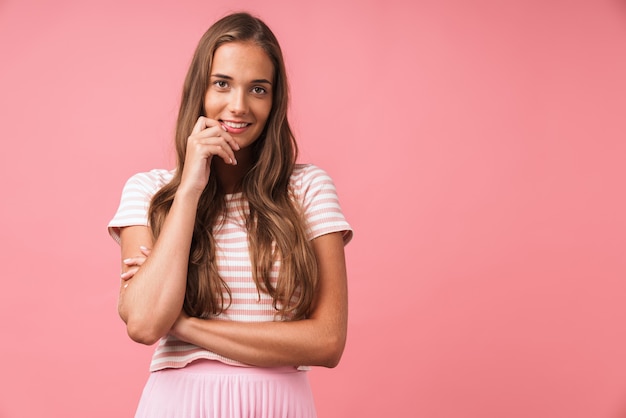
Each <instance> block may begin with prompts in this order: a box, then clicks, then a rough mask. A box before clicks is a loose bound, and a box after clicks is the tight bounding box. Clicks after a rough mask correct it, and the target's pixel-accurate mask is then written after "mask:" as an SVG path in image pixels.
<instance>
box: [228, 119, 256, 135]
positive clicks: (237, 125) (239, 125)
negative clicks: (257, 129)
mask: <svg viewBox="0 0 626 418" xmlns="http://www.w3.org/2000/svg"><path fill="white" fill-rule="evenodd" d="M220 123H221V124H222V126H223V127H224V129H226V131H227V132H230V133H234V134H238V133H242V132H243V131H245V130H246V128H247V127H248V126H250V125H252V124H251V123H248V122H233V121H228V120H221V121H220Z"/></svg>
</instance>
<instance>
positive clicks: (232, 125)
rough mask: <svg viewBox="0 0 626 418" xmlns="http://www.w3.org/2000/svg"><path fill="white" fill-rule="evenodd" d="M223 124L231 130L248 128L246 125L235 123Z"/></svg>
mask: <svg viewBox="0 0 626 418" xmlns="http://www.w3.org/2000/svg"><path fill="white" fill-rule="evenodd" d="M224 124H225V125H226V126H230V127H231V128H245V127H246V126H248V124H247V123H245V122H244V123H235V122H226V121H224Z"/></svg>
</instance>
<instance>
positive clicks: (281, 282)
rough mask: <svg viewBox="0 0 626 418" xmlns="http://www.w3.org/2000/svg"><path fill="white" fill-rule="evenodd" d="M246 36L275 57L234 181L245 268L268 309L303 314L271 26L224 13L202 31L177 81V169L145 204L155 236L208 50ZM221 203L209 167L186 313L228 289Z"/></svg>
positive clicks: (304, 279) (307, 287) (300, 227)
mask: <svg viewBox="0 0 626 418" xmlns="http://www.w3.org/2000/svg"><path fill="white" fill-rule="evenodd" d="M235 41H251V42H254V43H255V44H256V45H258V46H260V47H261V48H263V50H264V51H265V52H266V53H267V55H268V56H269V58H270V59H271V61H272V63H273V64H274V73H275V80H274V83H273V86H274V89H273V91H274V92H273V101H272V109H271V111H270V115H269V117H268V120H267V123H266V125H265V129H264V130H263V132H262V134H261V136H260V137H259V138H258V139H257V140H256V141H255V142H254V143H253V145H252V154H253V156H254V162H253V164H252V167H251V169H250V170H249V171H248V172H247V174H246V175H245V176H244V178H243V179H242V182H241V185H240V187H241V192H242V194H243V198H244V199H245V200H246V201H247V202H248V206H249V212H248V213H245V214H244V215H245V219H246V228H247V231H248V243H249V248H250V259H251V262H252V273H253V274H252V275H253V279H254V281H255V283H256V286H257V289H258V291H259V292H265V293H267V294H269V295H270V296H271V297H272V298H273V301H274V302H273V303H274V308H275V309H276V310H277V313H278V314H279V315H280V316H282V317H283V318H284V319H294V320H295V319H302V318H305V317H306V316H307V315H308V314H309V312H310V310H311V308H312V303H313V294H314V292H315V288H316V285H317V264H316V260H315V255H314V253H313V250H312V248H311V245H310V243H309V242H308V240H307V235H306V226H305V221H304V218H303V214H302V212H301V208H300V207H299V205H298V203H297V202H296V200H295V197H294V196H293V193H292V191H291V190H290V186H289V179H290V177H291V174H292V172H293V169H294V166H295V162H296V158H297V154H298V148H297V145H296V142H295V138H294V136H293V133H292V130H291V128H290V126H289V121H288V120H287V107H288V85H287V78H286V71H285V64H284V61H283V56H282V52H281V49H280V46H279V44H278V41H277V40H276V37H275V36H274V34H273V33H272V31H271V30H270V29H269V28H268V27H267V25H266V24H265V23H263V22H262V21H261V20H260V19H258V18H255V17H253V16H251V15H249V14H247V13H236V14H231V15H229V16H226V17H224V18H222V19H220V20H219V21H217V22H216V23H215V24H213V25H212V26H211V27H210V28H209V30H208V31H207V32H206V33H205V34H204V35H203V36H202V38H201V39H200V42H199V44H198V47H197V48H196V51H195V53H194V56H193V59H192V62H191V65H190V68H189V71H188V73H187V77H186V79H185V83H184V86H183V93H182V99H181V104H180V110H179V113H178V121H177V124H176V138H175V141H176V151H177V170H176V172H175V175H174V177H173V179H172V180H171V182H170V183H168V184H167V185H165V186H164V187H163V188H161V189H160V190H159V191H158V192H157V193H156V194H155V195H154V197H153V199H152V202H151V204H150V210H149V219H150V225H151V228H152V233H153V236H154V238H155V240H156V239H157V238H158V236H159V233H160V231H161V226H162V225H163V222H164V220H165V218H166V216H167V213H168V211H169V210H170V207H171V205H172V201H173V200H174V195H175V193H176V190H177V189H178V186H179V185H180V181H181V176H182V172H183V166H184V161H185V152H186V149H187V147H186V145H187V138H188V137H189V135H190V134H191V131H192V129H193V126H194V125H195V123H196V121H197V120H198V117H200V116H202V115H203V113H204V97H205V94H206V91H207V89H208V87H209V74H210V69H211V64H212V59H213V55H214V53H215V51H216V50H217V48H219V47H220V46H221V45H223V44H224V43H227V42H235ZM225 210H226V203H225V196H224V191H223V190H222V189H221V187H220V185H219V182H218V181H217V179H216V176H215V170H211V174H210V176H209V181H208V184H207V186H206V187H205V189H204V191H203V193H202V196H201V198H200V202H199V204H198V211H197V214H196V220H195V225H194V231H193V238H192V241H191V252H190V256H189V264H188V275H187V290H186V293H185V301H184V305H183V308H184V310H185V312H186V313H187V314H188V315H190V316H196V317H209V316H211V315H217V314H219V313H221V312H222V311H223V310H224V309H226V308H227V307H228V305H229V304H230V297H231V292H230V289H229V288H228V286H227V284H226V283H225V282H224V280H223V279H222V278H221V277H220V275H219V273H218V269H217V265H216V257H215V252H216V251H215V250H216V243H215V238H214V236H213V227H214V226H216V224H217V222H218V219H219V217H220V215H223V214H224V213H225ZM277 260H280V269H279V274H278V279H277V281H276V283H275V285H274V284H272V282H271V280H270V272H271V268H272V265H273V264H274V263H275V262H276V261H277Z"/></svg>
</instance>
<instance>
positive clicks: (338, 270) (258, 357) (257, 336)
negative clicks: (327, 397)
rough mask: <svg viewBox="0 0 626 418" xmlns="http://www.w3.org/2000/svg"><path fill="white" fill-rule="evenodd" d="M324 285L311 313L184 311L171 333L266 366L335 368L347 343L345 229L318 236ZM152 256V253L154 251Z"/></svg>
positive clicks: (315, 242)
mask: <svg viewBox="0 0 626 418" xmlns="http://www.w3.org/2000/svg"><path fill="white" fill-rule="evenodd" d="M312 243H313V249H314V251H315V256H316V258H317V263H318V269H319V284H318V288H317V294H316V297H315V305H314V308H313V312H312V314H311V316H310V317H309V318H307V319H304V320H301V321H289V322H260V323H256V322H233V321H220V320H203V319H198V318H189V317H187V316H185V315H181V316H180V317H179V319H178V321H176V323H175V324H174V327H173V328H172V330H171V331H170V333H172V334H174V335H175V336H176V337H178V338H179V339H181V340H183V341H187V342H189V343H191V344H195V345H198V346H200V347H204V348H206V349H207V350H210V351H213V352H215V353H217V354H220V355H222V356H225V357H228V358H231V359H233V360H237V361H240V362H243V363H247V364H250V365H253V366H260V367H275V366H296V365H307V366H325V367H335V366H336V365H337V364H338V363H339V360H340V358H341V355H342V353H343V349H344V346H345V342H346V334H347V323H348V289H347V278H346V263H345V256H344V248H343V239H342V236H341V233H340V232H335V233H332V234H327V235H323V236H321V237H318V238H316V239H314V240H313V241H312ZM150 257H152V255H150Z"/></svg>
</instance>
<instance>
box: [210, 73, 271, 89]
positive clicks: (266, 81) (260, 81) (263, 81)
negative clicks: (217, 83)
mask: <svg viewBox="0 0 626 418" xmlns="http://www.w3.org/2000/svg"><path fill="white" fill-rule="evenodd" d="M211 77H215V78H221V79H224V80H233V78H232V77H231V76H229V75H226V74H220V73H216V74H211ZM250 83H261V84H269V85H270V86H271V85H272V82H271V81H269V80H267V79H265V78H257V79H255V80H252V81H250Z"/></svg>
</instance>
